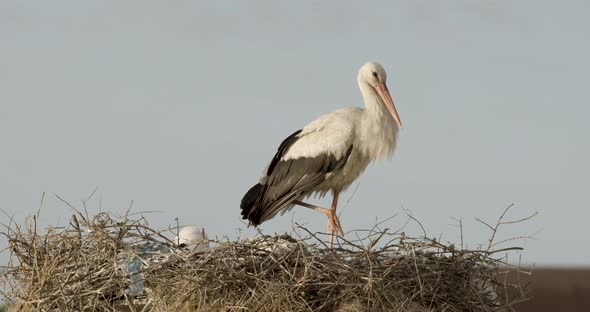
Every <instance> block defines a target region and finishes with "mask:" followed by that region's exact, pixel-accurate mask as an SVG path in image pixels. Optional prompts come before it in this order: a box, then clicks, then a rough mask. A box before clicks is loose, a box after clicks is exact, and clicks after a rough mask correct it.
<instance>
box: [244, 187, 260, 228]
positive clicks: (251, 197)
mask: <svg viewBox="0 0 590 312" xmlns="http://www.w3.org/2000/svg"><path fill="white" fill-rule="evenodd" d="M263 191H264V186H263V185H262V184H260V183H257V184H256V185H254V186H253V187H251V188H250V189H249V190H248V192H246V195H244V197H243V198H242V202H241V203H240V209H242V219H248V220H249V221H250V225H254V226H257V225H259V224H260V213H251V212H252V209H253V208H254V205H256V200H257V199H258V197H260V196H261V195H262V192H263Z"/></svg>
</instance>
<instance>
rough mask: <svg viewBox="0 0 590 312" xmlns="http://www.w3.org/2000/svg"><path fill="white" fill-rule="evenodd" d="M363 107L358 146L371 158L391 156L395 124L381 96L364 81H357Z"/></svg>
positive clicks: (395, 141)
mask: <svg viewBox="0 0 590 312" xmlns="http://www.w3.org/2000/svg"><path fill="white" fill-rule="evenodd" d="M359 88H360V89H361V93H362V95H363V100H364V102H365V109H364V111H363V114H362V118H361V121H360V125H359V127H358V134H359V136H358V137H359V138H360V140H359V142H357V144H359V147H360V148H361V150H363V152H364V153H366V154H367V156H369V158H370V159H371V160H380V159H384V158H391V156H393V151H394V149H395V146H396V143H397V132H398V128H397V124H396V123H395V121H394V120H393V117H392V116H391V114H390V113H389V111H388V110H387V108H386V107H385V105H384V103H383V102H382V101H381V98H380V97H379V95H378V94H377V92H376V91H375V89H374V88H373V87H371V86H370V85H369V84H368V83H366V82H361V81H359Z"/></svg>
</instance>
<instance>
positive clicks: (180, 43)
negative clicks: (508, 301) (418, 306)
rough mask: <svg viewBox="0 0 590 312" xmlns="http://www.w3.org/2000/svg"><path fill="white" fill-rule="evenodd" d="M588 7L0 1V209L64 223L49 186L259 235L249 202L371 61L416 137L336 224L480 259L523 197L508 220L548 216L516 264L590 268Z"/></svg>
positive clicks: (526, 230)
mask: <svg viewBox="0 0 590 312" xmlns="http://www.w3.org/2000/svg"><path fill="white" fill-rule="evenodd" d="M587 3H588V2H584V1H559V2H558V1H513V0H511V1H444V2H443V1H415V0H414V1H381V2H368V1H338V2H335V1H334V2H327V1H313V2H311V1H292V2H289V3H283V4H279V2H278V1H232V2H225V1H206V2H205V1H201V2H197V1H174V2H170V1H133V2H132V1H56V0H54V1H38V2H33V1H27V2H25V1H0V208H2V209H4V210H5V211H7V212H8V213H10V214H14V215H15V216H16V218H17V219H18V220H22V218H24V217H25V216H27V215H30V214H31V213H33V211H34V210H36V208H37V207H38V204H39V199H40V197H41V193H42V192H43V191H45V192H47V194H48V196H47V198H46V201H45V205H44V208H43V210H42V220H43V222H45V223H46V224H53V225H66V224H67V222H68V220H69V216H70V215H71V211H70V210H69V208H67V206H66V205H64V204H63V203H61V202H59V201H58V200H57V199H56V198H55V197H54V195H53V194H58V195H60V196H61V197H63V198H65V199H67V200H69V201H70V202H71V203H72V204H75V205H79V204H80V200H81V199H84V198H86V197H87V196H88V195H89V194H90V193H91V192H92V191H93V190H94V189H95V188H96V187H98V191H97V195H96V197H95V200H94V201H92V202H91V203H90V207H91V208H92V209H93V211H95V212H96V211H97V210H98V206H99V204H98V203H99V199H100V200H101V205H102V208H103V209H104V210H111V211H115V212H122V211H124V210H125V209H127V208H128V206H129V204H130V202H131V201H132V200H133V202H134V204H133V210H134V211H159V212H158V213H153V214H150V215H149V218H150V220H151V221H152V224H153V225H155V226H158V227H165V226H167V225H168V224H173V223H174V218H175V217H179V218H180V220H181V222H183V223H186V224H198V225H203V226H205V228H206V230H207V231H208V232H209V233H210V235H219V236H221V235H229V236H231V237H235V236H236V235H237V233H239V231H240V230H241V231H242V236H246V235H252V234H253V233H255V232H254V230H252V229H247V228H246V224H245V223H243V222H242V221H241V219H240V211H239V207H238V206H239V201H240V199H241V197H242V195H243V194H244V192H245V191H246V190H247V189H248V188H249V187H250V186H251V185H252V184H254V183H255V182H256V181H257V178H258V176H259V174H260V172H261V170H262V168H263V167H264V166H265V165H266V163H267V161H269V160H270V158H271V157H272V156H273V153H274V152H275V150H276V148H277V146H278V144H279V143H280V142H281V140H282V139H283V138H284V137H286V136H287V135H289V134H291V133H292V132H293V131H295V130H297V129H299V128H300V127H302V126H304V125H305V124H306V123H308V122H309V121H311V120H313V119H314V118H316V117H318V116H319V115H321V114H323V113H326V112H329V111H332V110H334V109H337V108H340V107H345V106H362V105H363V103H362V98H361V96H360V92H359V90H358V87H357V85H356V72H357V70H358V68H359V67H360V66H361V65H362V64H363V63H365V62H366V61H369V60H376V61H379V62H381V63H382V64H383V66H384V67H385V69H386V70H387V71H388V74H389V76H388V77H389V78H388V85H389V89H390V90H391V93H392V96H393V98H394V100H395V101H396V105H397V108H398V110H399V113H400V116H401V118H402V120H403V122H404V126H405V128H404V129H403V130H402V131H401V133H400V139H399V145H398V149H397V151H396V154H395V156H394V159H393V160H392V161H391V162H383V163H379V164H375V165H372V166H370V167H369V169H368V170H367V171H366V173H365V174H364V175H363V176H362V177H361V178H360V179H359V182H360V185H359V187H358V191H357V192H356V194H355V195H354V197H353V199H352V200H351V202H350V204H349V205H348V206H347V207H346V208H344V209H342V210H341V211H343V212H342V215H341V220H342V225H343V227H344V228H345V230H350V229H354V228H369V227H371V226H372V225H374V224H375V221H376V220H383V219H386V218H387V217H390V216H392V215H394V214H396V213H400V212H401V211H402V207H403V208H406V209H408V210H410V211H411V212H412V213H413V214H414V215H415V216H416V218H418V219H419V220H421V221H422V223H423V224H424V226H425V227H426V229H427V230H428V234H429V235H431V236H437V237H438V236H441V235H442V238H443V240H452V241H457V229H456V228H455V227H454V226H453V221H452V220H451V217H454V218H463V220H464V222H465V235H466V237H467V240H468V241H469V242H470V247H475V246H476V245H475V243H476V242H479V243H484V242H485V241H486V239H487V237H489V232H488V231H487V230H486V229H485V227H483V226H481V225H480V224H478V223H477V222H476V221H475V220H474V218H475V217H478V218H481V219H484V220H488V221H490V222H492V221H493V220H494V219H495V218H497V217H498V216H499V214H500V213H501V211H502V210H503V208H504V207H506V206H507V205H508V204H510V203H512V202H514V203H516V206H515V208H514V210H513V211H512V213H511V217H512V218H519V217H523V216H526V215H528V214H530V213H533V212H535V211H539V213H540V214H539V216H538V217H536V218H535V219H534V220H532V221H530V222H528V223H525V224H520V225H513V226H511V227H509V228H506V229H505V230H502V231H501V236H502V237H509V236H513V235H527V234H532V233H535V232H538V231H540V232H539V233H538V234H537V235H536V240H531V241H527V242H518V243H516V244H517V245H523V246H524V247H526V250H525V251H524V252H523V253H522V261H524V262H529V263H531V262H532V263H536V264H537V265H543V264H546V265H558V264H567V265H574V264H575V265H583V264H589V263H590V248H589V247H588V243H589V238H588V237H589V234H590V233H589V232H590V229H589V228H588V226H587V224H588V221H589V220H590V209H589V208H590V207H589V199H588V198H589V197H588V191H589V186H590V183H589V182H588V177H589V176H590V166H589V165H588V159H590V140H589V139H588V134H589V133H590V123H589V122H588V119H589V113H590V110H589V108H588V105H589V104H590V101H589V100H590V95H589V87H590V86H589V83H588V81H589V77H588V76H589V72H590V61H589V59H590V58H589V57H588V56H589V55H590V41H589V40H588V38H589V37H588V35H589V30H590V20H589V19H588V18H587V14H588V11H589V10H590V5H588V4H587ZM355 186H356V184H354V185H353V186H352V187H351V190H350V191H349V192H347V193H346V194H344V195H343V197H342V198H343V203H344V202H345V201H346V200H347V199H348V198H349V197H350V195H351V193H352V192H351V191H352V189H354V187H355ZM316 202H318V203H320V204H324V205H327V202H328V201H327V200H322V201H316ZM3 220H5V219H3ZM292 222H299V223H303V224H306V225H307V226H308V227H309V228H310V229H311V230H313V231H325V230H326V219H325V217H324V216H323V215H321V214H318V213H315V212H312V211H308V209H305V208H298V209H294V210H293V211H292V212H290V213H288V214H286V215H285V216H283V217H277V218H275V219H273V220H271V221H269V222H267V223H264V224H263V226H262V229H263V231H264V232H265V233H274V232H284V231H290V229H291V223H292ZM403 222H404V217H403V216H402V215H400V216H398V217H397V218H394V219H393V220H391V221H388V222H387V224H386V225H387V226H389V227H392V228H396V227H397V226H400V225H401V224H403ZM407 233H408V234H410V235H419V234H420V231H418V230H417V229H416V227H410V228H408V230H407ZM5 245H6V241H0V246H5ZM512 260H514V261H516V260H518V256H513V258H512Z"/></svg>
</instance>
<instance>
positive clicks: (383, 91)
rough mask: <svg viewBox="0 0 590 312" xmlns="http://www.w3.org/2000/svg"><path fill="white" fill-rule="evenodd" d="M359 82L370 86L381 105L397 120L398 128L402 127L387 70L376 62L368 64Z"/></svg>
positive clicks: (358, 77)
mask: <svg viewBox="0 0 590 312" xmlns="http://www.w3.org/2000/svg"><path fill="white" fill-rule="evenodd" d="M357 80H358V83H359V85H360V86H361V89H362V85H368V86H369V87H370V88H371V89H372V91H373V92H374V93H375V94H376V95H377V97H378V98H379V99H380V100H381V104H382V105H385V107H386V108H387V110H388V111H389V113H391V117H393V120H395V123H396V124H397V126H398V128H401V127H402V121H401V119H400V118H399V115H398V114H397V109H395V104H393V99H392V98H391V94H389V89H388V88H387V84H386V81H387V73H385V69H383V66H381V64H379V63H376V62H368V63H366V64H365V65H363V66H362V67H361V69H359V73H358V75H357Z"/></svg>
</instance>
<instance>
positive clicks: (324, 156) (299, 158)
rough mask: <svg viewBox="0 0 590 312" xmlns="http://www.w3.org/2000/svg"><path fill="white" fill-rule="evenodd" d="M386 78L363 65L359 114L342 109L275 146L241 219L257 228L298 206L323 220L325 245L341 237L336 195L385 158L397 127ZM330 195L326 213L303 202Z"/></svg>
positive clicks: (398, 122)
mask: <svg viewBox="0 0 590 312" xmlns="http://www.w3.org/2000/svg"><path fill="white" fill-rule="evenodd" d="M386 80H387V75H386V73H385V70H384V69H383V67H382V66H381V65H380V64H378V63H375V62H369V63H366V64H365V65H363V66H362V67H361V68H360V70H359V72H358V75H357V81H358V85H359V88H360V89H361V93H362V95H363V99H364V102H365V108H364V109H363V108H358V107H353V108H343V109H339V110H336V111H334V112H332V113H329V114H326V115H323V116H321V117H319V118H318V119H316V120H314V121H312V122H311V123H309V124H308V125H307V126H305V127H303V128H302V129H300V130H297V131H295V133H293V134H291V135H290V136H289V137H287V138H286V139H285V140H284V141H283V142H282V143H281V145H280V146H279V148H278V151H277V153H276V154H275V155H274V157H273V159H272V160H271V161H270V163H269V165H268V166H267V168H266V169H265V170H264V172H263V175H262V177H261V178H260V182H259V183H258V184H256V185H254V186H253V187H252V188H250V190H249V191H248V192H247V193H246V194H245V195H244V197H243V198H242V202H241V204H240V208H241V210H242V218H243V219H248V220H249V222H250V225H254V226H257V225H259V224H260V223H262V222H264V221H267V220H269V219H271V218H272V217H274V216H275V215H276V214H277V213H281V214H282V213H284V212H286V211H288V210H289V209H291V208H292V207H293V206H294V205H300V206H304V207H307V208H311V209H314V210H317V211H320V212H322V213H324V214H325V215H326V216H327V217H328V240H329V245H330V247H332V244H333V238H334V232H335V231H336V232H338V233H340V234H341V235H343V234H344V233H343V231H342V227H341V225H340V220H339V219H338V216H337V215H336V207H337V205H338V195H339V194H340V192H342V191H344V190H346V189H347V188H348V187H349V186H350V185H351V184H352V182H353V181H354V180H355V179H356V178H358V177H359V176H360V175H361V174H362V173H363V171H364V170H365V169H366V168H367V165H368V164H369V163H370V162H371V161H375V160H381V159H384V158H391V157H392V155H393V151H394V149H395V146H396V142H397V135H398V131H399V129H400V128H401V127H402V122H401V120H400V117H399V115H398V113H397V110H396V108H395V105H394V103H393V100H392V98H391V95H390V93H389V90H388V88H387V85H386ZM329 191H331V192H332V194H333V200H332V207H331V208H330V209H327V208H322V207H318V206H316V205H311V204H308V203H305V202H303V200H304V199H305V198H307V197H309V196H310V195H314V194H319V195H320V196H324V195H325V194H326V193H328V192H329Z"/></svg>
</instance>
